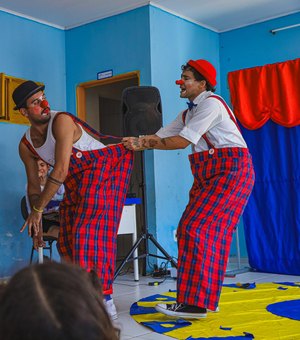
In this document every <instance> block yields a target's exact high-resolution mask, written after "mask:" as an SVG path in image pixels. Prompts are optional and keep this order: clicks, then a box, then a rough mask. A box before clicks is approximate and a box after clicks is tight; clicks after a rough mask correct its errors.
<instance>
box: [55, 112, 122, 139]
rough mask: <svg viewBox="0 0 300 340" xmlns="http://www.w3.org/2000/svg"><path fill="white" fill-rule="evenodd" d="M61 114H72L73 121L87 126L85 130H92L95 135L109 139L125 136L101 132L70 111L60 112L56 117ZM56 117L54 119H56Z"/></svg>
mask: <svg viewBox="0 0 300 340" xmlns="http://www.w3.org/2000/svg"><path fill="white" fill-rule="evenodd" d="M60 114H66V115H67V116H70V117H71V118H72V120H73V122H75V123H78V124H79V125H81V126H83V127H84V128H85V130H87V131H88V132H90V133H91V134H92V135H93V136H94V137H100V138H102V139H107V138H113V139H118V140H121V139H122V138H123V137H115V136H110V135H104V134H102V133H101V132H98V131H97V130H95V129H94V128H92V127H91V126H89V125H88V124H87V123H86V122H84V121H83V120H81V119H80V118H78V117H76V116H74V115H72V114H71V113H69V112H58V113H57V114H56V116H55V118H56V117H57V116H58V115H60ZM55 118H54V119H55Z"/></svg>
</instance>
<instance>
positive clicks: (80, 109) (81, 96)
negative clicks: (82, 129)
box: [76, 71, 140, 121]
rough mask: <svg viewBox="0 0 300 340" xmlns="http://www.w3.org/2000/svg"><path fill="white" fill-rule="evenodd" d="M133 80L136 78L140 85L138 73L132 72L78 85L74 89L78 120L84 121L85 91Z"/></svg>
mask: <svg viewBox="0 0 300 340" xmlns="http://www.w3.org/2000/svg"><path fill="white" fill-rule="evenodd" d="M133 78H136V79H137V82H138V85H140V71H132V72H128V73H124V74H119V75H117V76H113V77H111V78H105V79H100V80H91V81H87V82H84V83H80V84H79V85H78V86H77V88H76V107H77V115H78V118H80V119H82V120H83V121H86V94H85V90H86V89H88V88H91V87H96V86H101V85H108V84H113V83H117V82H120V81H124V80H128V79H133Z"/></svg>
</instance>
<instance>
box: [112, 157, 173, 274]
mask: <svg viewBox="0 0 300 340" xmlns="http://www.w3.org/2000/svg"><path fill="white" fill-rule="evenodd" d="M141 161H142V181H143V183H142V187H143V203H144V226H143V232H142V234H141V235H140V237H139V238H138V239H137V241H136V242H135V244H134V245H133V246H132V248H131V249H130V251H129V252H128V254H127V255H126V256H125V258H124V259H123V260H122V262H121V263H120V265H119V266H118V268H117V270H116V271H115V275H114V279H116V278H117V276H118V275H119V273H120V271H121V270H122V268H123V267H124V266H125V264H126V263H128V262H130V261H133V260H136V259H142V258H144V259H147V258H148V257H149V256H151V257H155V258H159V259H164V260H167V261H168V262H171V264H172V265H173V266H174V267H175V268H177V263H176V262H175V261H174V259H173V258H172V257H171V256H170V255H169V254H168V253H167V252H166V251H165V250H164V248H163V247H162V246H161V245H160V244H159V243H158V241H157V240H156V239H155V238H154V236H153V235H152V234H151V233H149V231H148V226H147V199H146V192H145V188H146V185H145V180H144V178H145V176H144V174H145V161H144V151H141ZM143 241H144V243H145V253H144V254H141V255H138V256H136V257H134V256H133V254H134V252H135V251H136V250H137V249H138V247H139V245H140V244H141V243H142V242H143ZM149 241H151V242H152V243H153V244H154V246H155V247H156V248H157V249H158V250H159V251H160V252H161V253H162V254H163V256H161V255H157V254H152V253H150V252H149V243H148V242H149Z"/></svg>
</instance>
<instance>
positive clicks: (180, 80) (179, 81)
mask: <svg viewBox="0 0 300 340" xmlns="http://www.w3.org/2000/svg"><path fill="white" fill-rule="evenodd" d="M175 83H176V85H183V84H184V83H183V80H182V79H179V80H176V81H175Z"/></svg>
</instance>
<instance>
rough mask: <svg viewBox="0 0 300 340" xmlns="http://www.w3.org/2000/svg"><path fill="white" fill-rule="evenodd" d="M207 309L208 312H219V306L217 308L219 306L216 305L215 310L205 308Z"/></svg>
mask: <svg viewBox="0 0 300 340" xmlns="http://www.w3.org/2000/svg"><path fill="white" fill-rule="evenodd" d="M207 311H208V312H210V313H219V311H220V308H219V306H218V307H217V308H216V309H215V310H212V309H207Z"/></svg>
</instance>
